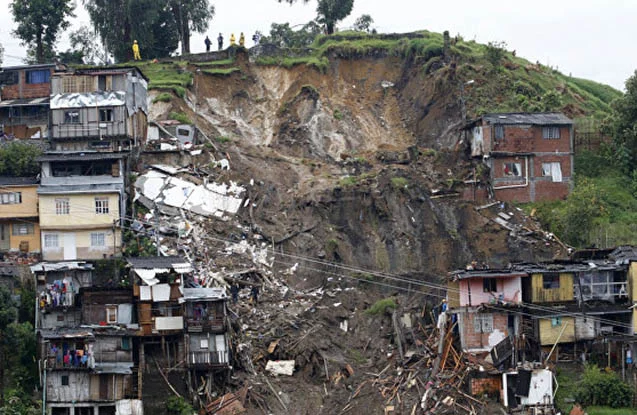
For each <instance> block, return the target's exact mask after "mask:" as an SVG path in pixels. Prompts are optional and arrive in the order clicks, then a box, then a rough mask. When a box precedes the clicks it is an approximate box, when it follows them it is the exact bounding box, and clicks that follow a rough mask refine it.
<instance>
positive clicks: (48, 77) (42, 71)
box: [24, 69, 51, 85]
mask: <svg viewBox="0 0 637 415" xmlns="http://www.w3.org/2000/svg"><path fill="white" fill-rule="evenodd" d="M35 74H38V75H39V74H42V75H44V74H46V75H44V81H42V82H33V80H32V77H33V76H34V75H35ZM50 82H51V71H50V70H48V69H30V70H27V71H25V73H24V83H25V84H27V85H40V84H48V83H50Z"/></svg>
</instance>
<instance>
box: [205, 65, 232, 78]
mask: <svg viewBox="0 0 637 415" xmlns="http://www.w3.org/2000/svg"><path fill="white" fill-rule="evenodd" d="M203 72H204V73H207V74H208V75H213V76H227V75H230V74H233V73H235V72H241V69H239V68H237V67H236V66H233V67H232V68H215V69H204V70H203Z"/></svg>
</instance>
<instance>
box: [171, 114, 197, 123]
mask: <svg viewBox="0 0 637 415" xmlns="http://www.w3.org/2000/svg"><path fill="white" fill-rule="evenodd" d="M168 118H170V119H171V120H177V121H179V122H180V123H182V124H192V121H190V118H188V116H187V115H186V114H184V113H183V112H171V113H170V114H169V115H168Z"/></svg>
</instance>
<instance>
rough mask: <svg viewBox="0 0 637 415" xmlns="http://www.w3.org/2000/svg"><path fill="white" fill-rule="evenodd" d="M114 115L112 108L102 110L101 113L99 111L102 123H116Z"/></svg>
mask: <svg viewBox="0 0 637 415" xmlns="http://www.w3.org/2000/svg"><path fill="white" fill-rule="evenodd" d="M114 115H115V113H114V112H113V109H112V108H100V111H99V117H100V122H114V121H115V117H114Z"/></svg>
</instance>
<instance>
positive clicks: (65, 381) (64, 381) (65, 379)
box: [62, 375, 69, 386]
mask: <svg viewBox="0 0 637 415" xmlns="http://www.w3.org/2000/svg"><path fill="white" fill-rule="evenodd" d="M62 386H69V375H62Z"/></svg>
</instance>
